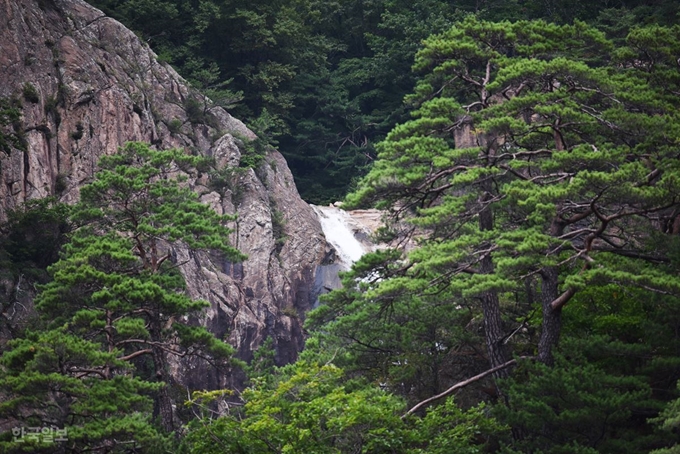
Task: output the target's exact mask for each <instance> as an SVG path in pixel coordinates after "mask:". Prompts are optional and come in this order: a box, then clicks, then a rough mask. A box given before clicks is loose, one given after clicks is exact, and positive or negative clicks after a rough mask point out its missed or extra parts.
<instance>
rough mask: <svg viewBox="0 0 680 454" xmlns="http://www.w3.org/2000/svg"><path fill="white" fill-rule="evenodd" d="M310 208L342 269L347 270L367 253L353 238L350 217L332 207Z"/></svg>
mask: <svg viewBox="0 0 680 454" xmlns="http://www.w3.org/2000/svg"><path fill="white" fill-rule="evenodd" d="M312 208H313V209H314V211H315V212H316V215H317V216H318V218H319V222H320V223H321V229H322V230H323V233H324V235H325V236H326V241H328V242H329V243H330V244H331V245H332V246H333V248H335V250H336V252H337V255H338V258H339V262H341V266H342V268H343V269H344V270H345V271H347V270H349V269H350V268H351V266H352V264H353V263H354V262H356V261H357V260H359V259H360V258H361V256H362V255H364V254H365V253H366V252H368V251H367V250H366V248H365V247H364V246H363V245H362V244H361V243H360V242H359V241H358V240H357V239H356V238H355V236H354V231H353V229H352V227H351V225H352V219H351V217H350V216H349V214H347V212H346V211H344V210H341V209H340V208H337V207H334V206H325V207H322V206H315V205H312Z"/></svg>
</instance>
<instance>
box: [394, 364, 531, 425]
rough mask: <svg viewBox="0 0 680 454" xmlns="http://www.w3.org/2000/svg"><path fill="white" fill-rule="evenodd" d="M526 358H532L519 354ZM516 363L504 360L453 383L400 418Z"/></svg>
mask: <svg viewBox="0 0 680 454" xmlns="http://www.w3.org/2000/svg"><path fill="white" fill-rule="evenodd" d="M527 358H532V357H530V356H520V359H527ZM516 363H517V360H516V359H511V360H510V361H508V362H505V363H503V364H501V365H500V366H496V367H493V368H491V369H489V370H487V371H484V372H482V373H481V374H477V375H475V376H474V377H471V378H468V379H467V380H463V381H461V382H458V383H456V384H455V385H453V386H452V387H450V388H449V389H447V390H446V391H444V392H442V393H440V394H437V395H436V396H432V397H430V398H428V399H425V400H423V401H421V402H418V403H417V404H416V405H414V406H413V408H411V409H410V410H409V411H407V412H406V413H404V414H403V415H402V416H401V419H404V418H406V417H407V416H409V415H412V414H413V413H415V412H416V411H418V410H420V409H421V408H423V407H424V406H426V405H429V404H431V403H432V402H434V401H437V400H439V399H441V398H443V397H446V396H448V395H450V394H452V393H453V392H454V391H456V390H458V389H460V388H464V387H465V386H467V385H469V384H470V383H474V382H476V381H478V380H481V379H482V378H484V377H486V376H487V375H491V374H493V373H494V372H498V371H499V370H501V369H505V368H506V367H510V366H512V365H513V364H516Z"/></svg>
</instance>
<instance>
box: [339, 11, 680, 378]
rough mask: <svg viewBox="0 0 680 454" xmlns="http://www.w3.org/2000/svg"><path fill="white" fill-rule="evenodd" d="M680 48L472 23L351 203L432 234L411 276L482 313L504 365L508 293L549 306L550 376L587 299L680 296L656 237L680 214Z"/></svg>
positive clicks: (672, 35) (427, 60) (574, 31)
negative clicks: (582, 295)
mask: <svg viewBox="0 0 680 454" xmlns="http://www.w3.org/2000/svg"><path fill="white" fill-rule="evenodd" d="M651 34H654V36H656V37H657V39H655V40H654V41H652V40H651V39H650V36H651ZM677 42H678V41H677V28H674V29H661V28H657V30H655V31H652V30H647V31H645V30H638V31H636V32H634V33H633V34H631V36H630V37H629V43H630V46H629V47H626V48H624V49H619V50H617V52H616V54H615V57H616V60H610V58H609V54H610V48H611V44H610V43H609V42H608V41H607V40H606V39H605V38H604V36H603V35H602V34H601V33H599V32H598V31H596V30H594V29H592V28H590V27H588V26H586V25H585V24H583V23H578V22H577V23H575V24H574V25H569V26H557V25H551V24H547V23H544V22H517V23H509V22H503V23H495V24H494V23H488V22H482V21H479V20H476V19H474V18H468V19H466V20H465V21H464V22H462V23H460V24H458V25H457V26H455V27H453V28H452V29H451V30H450V31H449V32H447V33H444V34H442V35H436V36H433V37H431V38H429V39H428V40H426V42H425V46H424V48H423V49H422V50H421V51H420V52H419V53H418V56H417V59H416V64H415V69H417V70H419V71H427V74H426V75H425V77H424V78H423V79H422V80H421V82H420V83H419V85H418V87H417V90H416V93H415V94H414V95H413V96H412V97H411V98H410V100H411V102H414V103H415V104H416V105H417V110H416V111H415V114H414V117H415V118H414V119H413V120H411V121H409V122H407V123H405V124H403V125H399V126H397V127H396V128H395V129H394V130H393V131H392V132H391V133H390V134H389V136H388V138H387V139H386V141H385V142H383V143H382V144H381V146H380V148H379V149H380V159H379V161H378V162H377V164H376V166H375V167H374V169H373V170H372V172H371V173H370V174H369V175H368V176H367V178H366V179H365V180H364V181H363V183H362V185H361V186H360V189H359V190H358V191H357V192H356V193H354V194H353V195H351V196H350V197H349V200H350V202H351V203H352V204H355V205H356V204H359V203H362V202H366V201H368V200H376V199H379V200H383V204H382V206H387V207H391V208H392V210H393V213H394V214H395V215H396V216H403V217H408V218H410V219H411V222H413V223H414V224H415V225H417V226H418V227H420V228H421V229H423V230H424V231H425V232H427V233H426V238H427V241H425V242H424V244H423V247H421V248H420V249H419V250H417V251H415V252H414V253H412V254H410V257H409V258H410V260H411V261H412V267H411V270H412V271H411V272H412V274H414V275H415V274H417V273H419V272H423V273H425V272H436V273H439V274H441V275H442V276H444V278H443V279H445V281H446V285H448V286H450V287H451V288H454V289H457V290H458V292H459V294H460V296H461V297H464V298H478V299H479V300H480V301H481V306H482V309H483V312H484V318H485V333H486V338H487V351H488V354H489V359H490V363H491V365H492V366H494V365H497V364H500V363H502V362H503V361H504V360H505V359H506V358H507V352H506V351H505V349H504V345H505V344H506V342H505V341H506V339H507V336H509V335H510V333H511V330H510V328H509V327H508V328H506V327H504V326H503V323H502V314H501V312H500V299H499V298H501V297H502V296H503V295H504V294H507V293H509V292H517V293H521V294H524V295H525V298H526V299H527V300H531V299H532V298H534V294H535V298H536V299H538V300H540V307H541V310H542V316H543V323H542V328H541V336H540V339H539V342H538V346H537V348H538V358H539V360H540V361H542V362H545V363H546V364H550V363H551V361H552V349H553V348H554V346H555V345H556V344H557V342H558V339H559V335H560V325H561V311H562V308H563V307H564V305H565V304H567V302H568V301H569V300H570V298H571V297H573V295H574V294H575V293H577V292H578V291H579V290H581V289H584V288H587V287H589V286H597V285H600V284H602V283H605V282H606V283H609V282H612V281H614V282H626V283H635V284H636V285H639V286H641V287H644V288H648V289H650V290H656V291H677V290H678V283H677V280H676V279H674V278H673V277H672V276H668V275H666V274H664V273H663V272H662V271H660V270H658V269H656V267H655V264H658V263H664V262H667V261H668V260H669V259H668V257H667V256H666V254H665V253H664V251H663V250H660V249H658V248H653V247H652V242H651V235H650V233H651V232H659V233H660V234H666V233H670V232H671V230H669V227H668V226H669V225H670V224H672V223H673V222H675V220H676V218H677V211H676V210H677V208H678V206H679V205H678V204H679V203H680V199H679V198H678V194H679V193H680V190H679V189H680V188H679V187H678V185H679V182H678V170H679V169H678V161H677V156H676V146H675V143H676V140H677V137H678V135H677V116H676V114H675V107H676V104H677V100H676V99H672V98H671V96H670V92H671V91H672V90H673V89H672V88H670V87H675V86H677V81H676V80H675V79H676V75H677V67H675V68H671V66H672V57H671V56H670V55H671V53H672V51H671V50H672V49H674V46H675V45H677ZM380 285H381V286H385V287H387V285H388V284H382V283H381V284H380ZM560 287H561V288H560Z"/></svg>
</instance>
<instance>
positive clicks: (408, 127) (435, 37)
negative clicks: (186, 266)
mask: <svg viewBox="0 0 680 454" xmlns="http://www.w3.org/2000/svg"><path fill="white" fill-rule="evenodd" d="M675 3H676V2H672V1H665V0H659V1H656V2H653V3H650V2H644V1H629V2H600V3H598V2H590V3H588V2H582V1H576V0H549V1H538V0H515V1H502V0H486V1H474V2H473V1H467V0H462V1H460V2H455V3H452V2H444V1H438V0H416V1H413V2H405V1H401V0H384V1H380V0H363V1H357V0H336V1H330V2H326V1H315V0H314V1H313V0H281V1H277V2H271V1H265V0H255V1H253V2H244V1H242V0H201V1H190V2H180V1H177V0H153V1H151V0H98V1H96V2H95V4H97V5H98V6H100V7H102V8H104V10H105V11H106V12H108V13H110V14H112V15H114V16H116V17H119V18H121V19H122V20H123V21H124V22H126V23H127V24H128V25H130V26H132V27H133V28H135V29H136V30H138V31H139V32H140V33H141V34H142V35H143V36H144V38H145V39H147V40H148V41H149V42H150V44H151V45H152V47H154V48H155V49H156V51H157V52H158V53H159V54H160V55H161V58H163V59H165V60H167V61H169V62H171V63H172V64H174V65H175V66H177V67H178V68H179V69H180V71H181V72H182V73H183V74H184V75H185V76H186V77H187V78H188V79H189V80H190V81H191V82H192V83H193V84H195V85H196V86H197V87H199V88H201V89H202V90H204V91H205V92H206V93H208V94H209V95H210V96H212V97H213V99H214V102H215V103H216V104H220V105H222V106H224V107H226V108H228V109H230V110H231V111H232V112H233V113H234V115H236V116H240V117H242V118H244V119H246V120H247V121H248V123H249V124H250V125H251V127H252V129H253V130H255V131H256V132H257V133H258V135H259V139H258V140H256V141H253V142H244V143H243V145H242V148H243V149H242V152H243V156H244V158H243V159H242V163H241V164H242V166H245V167H257V166H258V165H260V163H261V162H262V158H263V156H264V154H265V152H266V150H267V149H268V146H269V145H268V144H272V143H277V144H278V145H279V146H280V148H281V149H282V151H283V152H284V153H285V155H286V156H287V158H288V159H289V161H290V162H291V164H292V166H293V169H294V171H295V174H296V181H297V182H298V184H299V185H300V190H301V192H302V193H303V194H304V195H305V197H306V198H307V199H308V200H312V201H316V202H321V201H330V200H333V199H335V198H338V197H340V196H342V195H343V194H344V193H345V191H346V190H347V188H348V187H351V186H353V185H356V186H355V187H354V191H353V192H352V193H351V194H350V195H349V196H348V197H347V202H348V205H350V206H364V205H369V204H376V205H378V206H379V207H381V208H383V209H385V210H386V213H387V215H388V219H387V224H386V226H385V228H384V229H383V230H382V231H381V234H383V236H385V237H390V238H392V239H397V240H400V241H407V240H410V241H411V244H412V246H414V247H413V249H412V250H410V251H409V252H408V253H405V252H403V251H402V250H398V249H387V250H382V251H378V252H375V253H372V254H368V255H366V256H364V257H363V258H362V259H361V260H360V261H359V262H358V263H356V264H355V265H354V267H353V269H352V270H351V271H350V272H348V273H346V274H344V275H343V276H342V282H343V288H341V289H338V290H336V291H334V292H332V293H330V294H329V295H327V296H326V297H325V298H324V304H323V305H321V306H320V307H319V308H317V309H316V310H315V311H313V312H311V313H310V314H308V316H307V328H308V330H309V339H308V341H307V345H306V350H305V351H304V352H303V353H302V354H301V357H300V360H299V361H298V362H297V363H295V364H291V365H288V366H284V367H280V368H276V367H274V361H273V359H274V358H275V356H276V354H275V352H274V351H273V350H272V349H271V345H273V342H271V341H268V342H265V343H264V344H263V346H262V348H261V349H260V351H258V352H256V353H255V355H254V359H253V360H252V362H251V364H250V365H248V366H246V367H244V371H245V373H246V374H247V376H248V377H247V385H248V387H247V388H246V389H245V390H201V391H196V392H194V393H193V394H192V395H191V396H190V397H188V401H187V402H186V403H185V404H184V406H183V408H182V410H181V411H175V410H173V405H175V406H180V405H181V403H180V402H177V401H176V399H175V400H173V398H171V396H170V395H169V392H168V388H169V387H170V384H171V383H172V377H171V376H170V374H169V373H168V368H167V355H178V356H186V355H195V356H198V357H200V358H202V359H203V360H205V361H209V362H210V363H212V364H215V365H218V366H223V369H222V370H223V371H225V372H224V373H229V366H228V359H229V356H230V354H231V352H232V349H231V347H229V346H228V345H226V344H224V343H222V342H221V341H218V340H216V339H215V338H214V337H213V336H212V335H211V334H210V333H208V332H207V330H205V329H204V328H201V327H196V326H192V325H190V324H188V323H186V320H187V317H186V316H187V315H190V314H192V313H194V312H195V311H197V310H200V309H201V308H202V307H203V306H204V305H205V303H204V302H201V301H191V300H190V299H189V298H188V297H187V296H186V294H185V293H184V291H183V289H184V283H183V280H182V277H181V276H180V274H179V273H178V271H177V270H176V265H177V264H176V263H174V260H175V259H174V257H173V254H172V251H171V246H172V245H176V244H178V243H183V244H185V245H187V246H188V247H190V248H193V249H210V250H214V251H221V252H222V253H223V254H225V255H226V256H227V258H228V259H229V260H232V261H233V260H240V259H243V258H244V257H243V256H242V255H241V254H240V253H239V252H238V251H236V250H235V249H233V248H232V247H230V246H229V245H228V244H226V242H225V241H226V240H225V239H226V238H227V237H228V235H229V233H230V230H229V229H228V228H227V227H226V225H227V223H228V222H231V221H232V220H233V219H232V218H231V217H224V216H218V215H216V214H215V213H214V212H213V211H212V210H210V209H209V208H208V207H206V206H204V205H201V204H200V203H198V201H197V198H196V195H195V194H193V193H192V192H191V191H190V190H189V189H188V188H185V187H184V179H183V177H182V176H183V175H186V174H189V173H191V172H193V171H194V170H195V169H196V168H197V167H199V168H201V169H204V170H205V169H207V168H208V162H207V161H205V160H203V159H200V158H196V157H191V156H189V155H186V154H184V153H183V152H181V151H180V150H169V151H165V152H158V151H153V150H151V149H150V148H149V147H148V146H147V145H144V144H130V145H128V146H126V147H125V148H124V149H123V150H121V151H120V153H119V154H117V155H114V156H110V157H106V158H104V159H103V160H102V163H101V171H100V172H99V173H98V174H97V177H96V179H95V180H94V182H93V183H92V184H90V185H88V186H86V187H84V188H83V189H82V193H81V202H80V203H79V204H77V205H76V206H75V207H74V208H73V209H66V208H65V207H63V206H60V205H58V204H56V203H55V202H54V201H51V200H47V201H41V202H33V204H32V206H27V207H25V208H23V209H19V210H16V211H14V212H12V213H10V216H9V222H8V223H7V224H6V225H5V226H4V228H3V230H2V232H1V233H2V241H1V242H0V259H1V260H2V263H3V267H5V268H6V269H7V270H8V274H11V275H12V276H14V279H15V281H16V277H17V276H19V278H21V277H22V276H24V274H25V273H28V272H29V271H27V270H35V269H40V268H44V267H46V266H48V265H51V266H50V267H49V282H46V283H45V284H44V285H43V286H41V287H40V294H39V295H38V297H37V299H36V305H37V309H38V312H39V315H40V317H41V318H40V320H37V321H35V322H34V323H33V325H31V327H30V328H29V329H26V330H25V331H24V332H21V333H17V334H18V336H17V338H16V339H14V340H12V341H10V342H9V343H8V344H7V346H3V352H4V353H3V355H2V357H0V397H1V399H0V400H1V401H2V403H1V404H0V413H1V414H2V415H3V416H4V417H6V418H13V420H14V421H17V424H19V423H21V424H25V425H32V426H55V427H68V428H69V444H62V445H58V446H59V449H62V450H65V451H68V450H70V451H71V452H83V451H88V450H91V451H95V452H126V451H130V452H178V451H179V452H186V453H213V452H215V453H218V452H239V453H264V452H272V453H281V452H290V453H298V452H310V453H349V452H367V453H368V452H370V453H378V452H385V453H388V452H389V453H441V454H445V453H478V452H500V453H525V452H531V453H554V454H557V453H565V454H566V453H588V454H591V453H598V452H601V453H612V454H613V453H640V452H650V453H651V452H653V453H656V454H667V453H673V452H680V451H679V448H678V446H679V444H678V440H677V430H678V426H679V425H680V422H679V421H680V399H679V398H678V397H679V395H680V391H678V384H677V383H678V379H679V378H680V355H678V349H679V348H680V334H679V333H680V306H678V296H679V294H680V278H679V276H680V274H679V273H680V236H679V235H680V152H679V151H678V144H680V116H679V115H678V112H679V111H680V96H679V95H680V70H679V67H678V60H677V58H678V55H680V26H678V25H674V24H675V23H676V22H677V18H678V5H677V4H675ZM469 13H474V14H473V15H470V14H469ZM412 64H413V71H411V70H410V68H411V66H412ZM23 96H24V99H25V101H26V102H34V99H35V97H34V94H33V92H32V91H31V90H30V87H29V86H24V90H23ZM404 101H405V102H404ZM184 107H185V108H186V110H187V114H188V116H189V117H190V121H192V122H195V123H200V122H203V121H206V118H204V117H202V113H203V112H202V110H201V106H199V105H197V104H196V105H194V104H192V102H191V101H188V102H187V103H186V105H185V106H184ZM20 122H21V115H20V110H19V108H18V101H16V100H5V101H2V102H0V148H3V149H6V150H7V149H9V147H10V146H11V147H14V148H16V147H17V146H19V145H20V144H21V142H20V139H21V137H20V135H21V134H20V133H21V125H20ZM3 134H4V135H3ZM239 170H243V169H230V170H229V171H222V172H216V171H213V172H212V173H211V175H212V176H213V177H214V178H213V181H212V184H213V185H214V186H220V185H225V184H231V183H230V182H231V181H232V178H231V177H232V176H233V174H232V172H237V171H239ZM362 175H363V178H361V179H360V180H359V178H358V177H360V176H362ZM276 222H280V221H276V220H275V223H276ZM43 226H44V228H42V227H43ZM279 227H280V226H279ZM276 228H277V227H276V225H275V229H276ZM70 229H73V231H72V233H71V234H70V235H69V236H68V238H69V241H68V243H67V244H65V245H64V235H65V234H66V233H67V232H69V231H70ZM279 230H280V229H279ZM62 246H63V248H62ZM60 248H61V255H59V256H57V251H58V250H59V249H60ZM57 258H59V260H58V261H56V263H54V262H55V260H57ZM37 275H39V278H40V279H45V280H48V278H47V277H46V276H45V275H41V274H40V273H37ZM19 282H21V281H19ZM3 285H4V284H3ZM15 304H16V303H15ZM513 358H514V359H513ZM491 368H494V370H495V372H493V373H491V372H492V371H491V370H490V369H491ZM485 371H487V372H489V373H488V374H484V372H485ZM477 374H480V375H478V376H476V375H477ZM475 376H476V377H475ZM466 379H470V380H466ZM452 385H456V387H455V388H456V392H455V394H453V395H454V396H455V398H452V397H451V395H452V392H451V390H452V389H453V388H452ZM433 396H434V397H436V398H434V399H431V400H430V398H433ZM416 405H418V407H417V408H414V407H415V406H416ZM409 409H412V410H414V411H412V412H410V411H409ZM416 410H417V411H416ZM190 412H193V415H194V418H193V419H191V420H190V421H188V420H184V421H178V420H177V415H178V414H181V415H183V416H186V415H188V414H189V413H190ZM182 423H186V425H185V426H181V424H182ZM173 431H175V434H176V435H179V434H180V433H181V437H180V438H181V440H180V441H179V442H178V440H177V438H173V437H172V436H170V433H172V432H173ZM10 435H11V434H9V433H5V434H4V435H3V437H4V438H1V439H0V449H3V450H4V451H8V452H12V451H21V450H23V451H28V452H40V449H43V450H44V451H45V452H51V451H52V450H53V448H54V445H47V446H45V445H34V444H30V443H27V444H20V443H16V442H13V441H11V437H10ZM4 451H3V452H4Z"/></svg>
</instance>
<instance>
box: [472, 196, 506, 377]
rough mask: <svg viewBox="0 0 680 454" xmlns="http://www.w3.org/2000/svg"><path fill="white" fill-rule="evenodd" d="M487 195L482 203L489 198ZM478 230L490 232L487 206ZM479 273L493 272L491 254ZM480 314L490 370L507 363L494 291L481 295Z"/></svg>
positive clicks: (502, 372) (499, 373) (503, 371)
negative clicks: (482, 315)
mask: <svg viewBox="0 0 680 454" xmlns="http://www.w3.org/2000/svg"><path fill="white" fill-rule="evenodd" d="M489 197H490V196H489V194H488V193H487V194H486V195H485V196H484V197H483V199H482V201H483V202H485V201H486V200H487V199H488V198H489ZM479 228H480V230H491V229H492V228H493V214H492V212H491V208H490V207H489V206H487V207H486V208H484V209H483V210H482V212H481V213H480V214H479ZM480 271H481V272H482V273H483V274H491V273H493V272H494V264H493V259H492V257H491V253H488V254H487V255H485V256H484V257H483V258H482V260H481V263H480ZM481 298H482V313H483V314H484V335H485V337H486V349H487V352H488V355H489V362H490V365H491V367H492V368H495V367H498V366H500V365H501V364H505V363H507V362H508V352H507V351H506V350H507V349H506V348H505V346H504V345H503V333H504V332H503V319H502V318H501V308H500V303H499V301H498V293H497V292H496V291H495V290H488V291H485V292H484V293H482V296H481ZM508 374H509V372H508V369H506V368H504V369H499V370H498V371H496V372H494V374H493V376H494V378H503V377H507V376H508Z"/></svg>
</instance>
